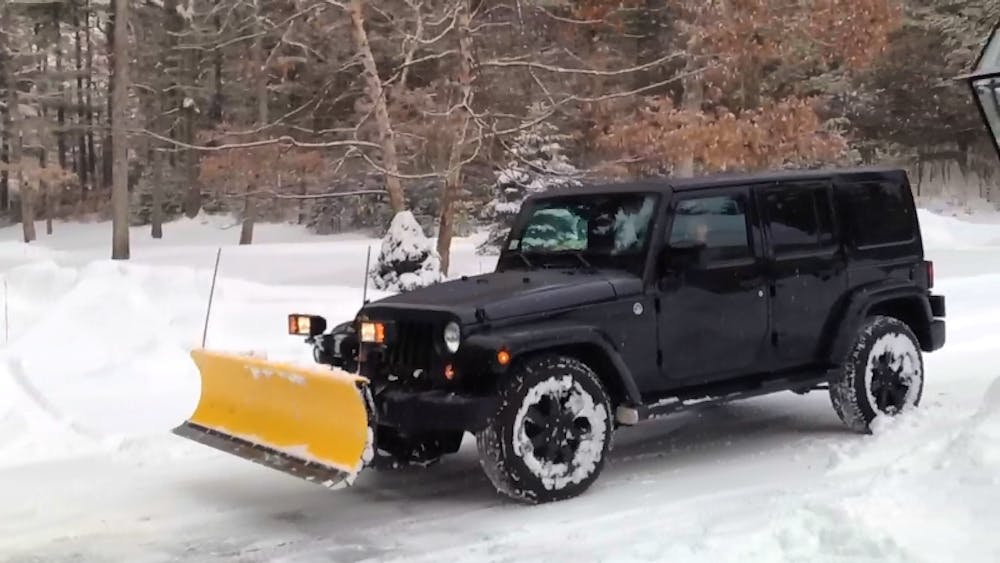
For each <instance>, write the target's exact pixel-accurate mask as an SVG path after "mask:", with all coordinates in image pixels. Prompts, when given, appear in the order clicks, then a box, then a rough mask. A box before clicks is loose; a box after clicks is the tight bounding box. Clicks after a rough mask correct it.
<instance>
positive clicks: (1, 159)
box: [0, 70, 10, 211]
mask: <svg viewBox="0 0 1000 563" xmlns="http://www.w3.org/2000/svg"><path fill="white" fill-rule="evenodd" d="M0 72H2V70H0ZM9 135H10V123H9V122H7V121H6V117H5V122H4V127H3V136H2V137H0V163H2V164H3V165H4V166H3V167H2V168H3V170H0V211H8V210H9V209H10V173H9V172H8V171H7V167H8V166H9V165H10V141H9V140H8V136H9Z"/></svg>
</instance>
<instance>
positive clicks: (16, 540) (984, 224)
mask: <svg viewBox="0 0 1000 563" xmlns="http://www.w3.org/2000/svg"><path fill="white" fill-rule="evenodd" d="M920 219H921V222H922V225H923V230H924V236H925V238H926V246H927V249H928V256H929V258H931V259H933V260H935V262H936V271H937V279H938V282H937V291H939V292H941V293H943V294H945V295H946V296H947V298H948V315H949V317H948V344H947V345H946V347H945V349H944V350H942V351H940V352H938V353H935V354H931V355H928V356H926V363H927V365H926V373H927V378H928V379H927V388H926V391H925V398H924V403H923V407H922V409H921V410H920V411H919V412H918V413H916V414H914V415H911V416H907V417H904V418H900V419H898V420H892V421H884V422H883V423H882V424H879V425H878V428H877V432H876V433H875V435H873V436H859V435H856V434H853V433H850V432H849V431H847V430H846V429H844V428H843V427H842V425H841V424H840V422H839V420H838V419H837V417H836V415H835V414H834V412H833V409H832V408H831V406H830V402H829V399H828V397H827V395H826V394H825V392H816V393H813V394H810V395H808V396H805V397H800V396H797V395H793V394H791V393H782V394H779V395H774V396H770V397H763V398H759V399H755V400H751V401H745V402H740V403H734V404H731V405H727V406H723V407H716V408H711V409H706V410H703V411H698V412H689V413H685V414H682V415H678V416H675V417H671V418H668V419H665V420H661V421H657V422H655V423H650V424H649V425H645V426H641V427H637V428H631V429H626V430H624V431H622V432H621V433H620V434H619V435H618V437H617V438H616V443H615V449H614V451H613V454H612V458H611V460H610V463H609V466H608V468H607V470H606V471H605V473H604V475H603V476H602V478H601V479H600V480H599V481H598V482H597V484H596V485H595V486H594V487H593V488H592V489H591V491H590V492H588V493H587V494H586V495H584V496H583V497H581V498H578V499H574V500H571V501H567V502H563V503H557V504H554V505H547V506H540V507H531V508H529V507H522V506H518V505H513V504H510V503H507V502H504V501H503V500H501V498H500V497H498V496H496V495H494V494H493V492H492V491H491V490H490V489H489V485H488V482H487V481H486V479H485V477H483V476H482V474H481V472H480V471H479V468H478V465H477V460H476V457H475V452H474V449H475V448H474V447H471V446H472V444H470V443H466V444H465V445H464V446H463V449H462V451H461V452H460V453H459V454H458V455H456V456H453V457H452V458H450V459H446V460H445V461H444V462H442V463H441V464H439V465H437V466H434V467H432V468H429V469H426V470H407V471H403V472H400V473H397V474H386V473H374V472H368V473H363V474H362V475H361V476H360V477H359V479H358V481H357V483H356V485H355V486H354V487H353V488H351V489H347V490H341V491H327V490H325V489H321V488H317V487H315V486H313V485H310V484H308V483H304V482H300V481H298V480H295V479H293V478H291V477H287V476H285V475H282V474H279V473H277V472H274V471H271V470H268V469H265V468H262V467H259V466H256V465H253V464H250V463H247V462H244V461H242V460H238V459H236V458H232V457H229V456H225V455H223V454H219V453H216V452H214V451H211V450H208V449H207V448H204V447H202V446H199V445H197V444H193V443H190V442H187V441H185V440H182V439H180V438H176V437H174V436H172V435H171V434H169V429H170V428H172V427H173V426H175V425H176V424H177V423H179V422H181V421H182V420H183V419H184V418H185V417H186V416H188V415H189V414H190V412H191V411H192V410H193V408H194V403H195V401H196V400H197V394H198V377H197V372H196V370H195V368H194V365H193V364H192V363H191V361H190V359H189V357H188V355H187V351H188V350H189V349H190V348H192V347H194V346H197V345H198V344H199V343H200V340H201V334H202V322H203V317H204V314H205V305H206V300H207V296H208V291H209V286H210V283H211V266H212V264H213V262H214V260H215V253H216V249H217V248H218V246H220V245H225V247H224V249H223V253H222V263H221V268H220V276H221V280H220V282H219V285H218V286H217V289H216V302H215V304H214V306H213V311H212V320H211V324H210V328H209V331H208V346H209V347H212V348H217V349H219V348H221V349H229V350H242V351H249V350H254V351H262V352H266V353H267V354H268V355H269V356H270V357H272V358H283V359H290V360H301V361H310V352H309V349H308V348H307V347H306V346H304V345H303V344H302V343H301V341H300V339H298V338H293V337H289V336H287V335H286V334H285V330H286V327H285V315H286V314H287V313H289V312H293V311H294V312H314V313H318V314H323V315H326V316H327V317H328V318H330V319H331V320H342V319H348V318H350V317H351V316H352V315H353V314H354V311H355V310H356V309H357V307H358V306H359V305H360V303H361V295H362V288H361V284H362V281H363V275H364V267H365V253H366V251H367V248H368V246H369V245H371V246H372V253H373V259H374V256H375V254H376V253H377V252H378V241H376V240H369V239H366V238H363V237H359V236H329V237H319V236H313V235H309V234H307V233H305V232H304V231H302V230H299V229H297V228H293V227H290V226H275V225H259V226H258V227H257V232H256V237H255V238H256V240H257V241H259V244H255V245H253V246H251V247H237V246H235V245H234V242H235V241H236V240H237V239H238V229H225V228H223V227H224V226H226V224H225V223H223V222H220V220H219V219H215V218H212V219H199V220H195V221H184V222H180V223H174V224H170V225H167V226H166V228H165V233H166V234H165V237H166V238H164V239H163V240H159V241H154V240H150V239H148V236H147V235H145V230H141V231H140V230H136V231H134V234H133V251H132V255H133V257H134V260H133V261H132V262H131V263H128V264H121V263H112V262H111V261H110V260H106V259H105V258H106V257H107V250H108V246H109V242H110V228H109V227H108V226H107V225H58V224H57V225H56V234H55V235H53V236H52V237H50V238H46V237H45V236H44V235H43V236H42V237H41V239H40V240H39V241H38V243H36V244H33V245H31V246H30V247H25V245H23V244H21V243H19V242H17V237H18V234H19V232H18V231H17V230H16V229H4V230H0V273H2V276H3V277H2V279H3V280H4V283H5V287H6V300H7V305H8V306H7V308H6V318H7V319H8V320H9V323H7V326H8V328H9V333H5V332H0V338H3V340H0V342H3V345H2V347H0V499H2V502H0V561H11V562H13V561H18V562H20V561H36V560H37V561H45V562H50V561H55V562H58V561H79V560H82V561H109V562H110V561H130V562H137V561H150V562H160V561H171V560H177V559H184V560H191V561H224V560H225V561H228V560H239V561H297V562H298V561H343V560H350V561H357V560H366V559H370V560H389V559H405V560H410V561H412V560H426V561H439V560H440V561H444V560H491V561H492V560H505V561H515V560H517V561H520V560H547V561H567V562H569V561H578V560H594V559H602V560H615V561H619V560H671V561H712V562H716V561H734V562H735V561H739V562H747V561H750V562H754V561H810V562H812V561H831V562H833V561H838V562H839V561H844V562H847V561H850V562H855V561H879V562H884V561H893V562H894V561H927V562H934V563H938V562H943V561H963V562H964V561H1000V536H998V535H997V533H996V530H998V529H1000V365H997V364H996V362H995V360H994V357H995V355H996V352H997V350H998V349H1000V292H998V289H1000V221H994V219H995V218H987V219H985V220H982V221H979V222H975V223H973V222H970V221H962V220H958V219H955V218H951V217H945V216H941V215H935V214H931V213H928V212H921V215H920ZM43 232H44V231H43ZM479 242H481V239H480V238H478V237H477V238H471V239H459V240H457V241H456V243H455V250H454V252H453V258H452V264H453V267H452V269H453V272H452V273H453V275H458V274H462V273H479V272H481V271H487V270H490V269H492V267H493V261H492V260H490V259H488V258H483V257H479V256H476V255H475V253H474V249H475V246H476V244H478V243H479ZM369 294H370V295H371V296H373V297H377V296H378V295H381V293H378V292H375V291H373V290H372V289H371V288H369Z"/></svg>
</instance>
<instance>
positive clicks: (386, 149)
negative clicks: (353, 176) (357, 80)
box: [348, 0, 406, 213]
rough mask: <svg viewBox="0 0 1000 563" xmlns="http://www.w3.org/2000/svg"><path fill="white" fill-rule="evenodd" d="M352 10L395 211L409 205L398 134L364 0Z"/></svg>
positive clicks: (355, 0) (354, 3)
mask: <svg viewBox="0 0 1000 563" xmlns="http://www.w3.org/2000/svg"><path fill="white" fill-rule="evenodd" d="M348 11H349V12H350V14H351V24H352V32H353V33H352V35H353V37H354V45H355V47H356V48H357V50H358V55H360V57H361V63H362V65H363V66H364V73H363V75H364V79H365V91H366V93H367V95H368V98H369V99H370V100H371V102H372V104H373V105H374V106H375V125H376V127H378V136H379V143H380V144H381V145H382V166H383V167H384V168H385V188H386V191H388V192H389V205H391V206H392V211H393V213H400V212H402V211H405V209H406V201H405V199H404V197H403V185H402V183H401V182H400V180H399V157H398V156H397V154H396V138H395V134H394V133H393V131H392V123H391V122H390V121H389V109H388V107H386V103H385V92H384V91H383V89H382V79H381V78H380V77H379V75H378V67H377V66H376V65H375V56H374V55H373V54H372V48H371V45H369V43H368V32H367V31H365V17H364V0H351V4H350V7H349V10H348Z"/></svg>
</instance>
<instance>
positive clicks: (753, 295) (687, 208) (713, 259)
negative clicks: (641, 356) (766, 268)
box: [658, 186, 768, 387]
mask: <svg viewBox="0 0 1000 563" xmlns="http://www.w3.org/2000/svg"><path fill="white" fill-rule="evenodd" d="M754 207H755V206H754V203H753V200H752V198H751V194H750V188H749V187H747V186H740V187H733V188H720V189H713V190H699V191H697V192H690V193H684V192H679V193H678V194H676V195H675V201H674V202H673V203H672V205H671V209H672V212H671V219H670V220H669V221H667V222H666V224H667V228H668V229H669V230H668V232H667V236H666V242H667V244H672V243H675V242H684V241H692V240H697V241H701V242H704V243H705V245H706V248H705V256H704V260H703V263H702V264H701V265H700V266H699V267H697V268H691V269H689V270H686V271H683V272H679V273H672V274H669V275H666V276H663V277H661V278H660V279H659V283H658V291H659V298H660V317H659V328H660V331H659V334H660V353H661V354H662V357H661V371H662V373H663V376H664V382H665V385H666V386H667V387H676V386H680V385H687V384H694V383H699V382H706V381H710V380H713V379H719V378H725V377H728V376H731V375H734V374H741V373H746V372H748V371H753V370H755V369H756V368H757V362H758V361H759V359H760V357H761V352H762V350H764V349H765V348H766V340H767V334H768V299H767V293H766V287H767V286H766V280H765V278H764V272H763V263H762V257H761V256H760V248H761V245H762V240H761V238H760V236H759V230H758V229H755V228H754V225H755V224H756V221H755V220H754Z"/></svg>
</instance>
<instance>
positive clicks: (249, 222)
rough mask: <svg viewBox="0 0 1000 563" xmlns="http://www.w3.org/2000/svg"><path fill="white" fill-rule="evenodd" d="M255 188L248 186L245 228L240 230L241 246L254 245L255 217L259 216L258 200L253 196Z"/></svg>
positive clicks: (244, 216)
mask: <svg viewBox="0 0 1000 563" xmlns="http://www.w3.org/2000/svg"><path fill="white" fill-rule="evenodd" d="M251 192H253V186H251V185H249V184H247V196H246V199H245V202H244V205H243V226H242V228H240V244H253V216H254V215H256V214H257V200H256V199H255V198H254V196H253V195H251Z"/></svg>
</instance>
